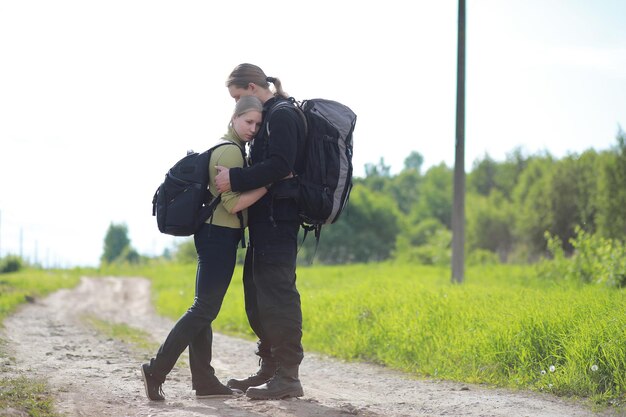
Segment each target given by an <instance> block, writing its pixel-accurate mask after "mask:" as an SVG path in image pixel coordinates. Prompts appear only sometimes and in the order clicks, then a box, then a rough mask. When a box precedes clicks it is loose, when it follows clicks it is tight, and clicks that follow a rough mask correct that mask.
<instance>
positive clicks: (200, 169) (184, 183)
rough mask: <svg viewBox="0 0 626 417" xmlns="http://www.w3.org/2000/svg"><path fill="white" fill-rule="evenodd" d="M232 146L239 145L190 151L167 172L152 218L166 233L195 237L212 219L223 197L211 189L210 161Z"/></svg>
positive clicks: (155, 197) (155, 198) (157, 196)
mask: <svg viewBox="0 0 626 417" xmlns="http://www.w3.org/2000/svg"><path fill="white" fill-rule="evenodd" d="M229 144H231V145H234V146H237V145H236V144H234V143H232V142H228V141H223V142H220V143H218V144H217V145H215V146H213V147H211V148H209V149H208V150H206V151H204V152H201V153H198V152H189V153H188V154H187V156H185V157H184V158H182V159H181V160H179V161H178V162H176V164H174V166H173V167H172V168H170V169H169V171H167V174H165V180H164V181H163V183H162V184H161V185H159V187H158V188H157V190H156V192H155V193H154V197H153V198H152V215H153V216H156V220H157V226H158V227H159V230H160V231H161V232H162V233H165V234H168V235H174V236H191V235H193V234H194V233H195V232H196V231H197V230H198V229H199V228H200V226H202V224H203V223H204V222H206V221H207V220H208V219H209V217H211V215H212V214H213V211H214V210H215V207H217V205H218V204H219V202H220V196H219V195H218V196H217V197H213V195H211V193H210V192H209V190H208V185H209V161H210V160H211V154H212V152H213V150H215V149H216V148H218V147H220V146H223V145H229ZM237 147H238V146H237ZM238 148H239V147H238ZM242 153H243V151H242ZM244 160H245V155H244Z"/></svg>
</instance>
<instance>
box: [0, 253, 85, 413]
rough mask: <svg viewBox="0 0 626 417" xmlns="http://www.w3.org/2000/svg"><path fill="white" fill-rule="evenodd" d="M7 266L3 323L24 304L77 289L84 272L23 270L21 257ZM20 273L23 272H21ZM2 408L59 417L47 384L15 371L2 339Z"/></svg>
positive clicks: (2, 283)
mask: <svg viewBox="0 0 626 417" xmlns="http://www.w3.org/2000/svg"><path fill="white" fill-rule="evenodd" d="M0 265H2V266H3V267H6V266H7V265H8V267H6V268H5V269H3V271H4V273H2V274H0V323H1V322H2V320H4V318H5V317H7V316H8V315H9V314H10V313H12V312H13V311H15V309H16V308H18V307H19V305H20V304H23V303H27V302H34V301H36V299H37V298H40V297H43V296H45V295H46V294H49V293H51V292H53V291H55V290H58V289H60V288H68V287H73V286H74V285H76V284H77V283H78V280H79V278H80V276H81V273H82V272H83V271H82V270H80V269H76V270H58V271H44V270H41V269H35V268H23V262H22V261H21V259H19V258H17V257H10V258H9V259H3V260H0ZM18 271H19V272H18ZM0 361H1V364H0V371H1V373H2V377H0V409H1V410H7V413H9V414H7V415H13V414H10V412H13V411H11V410H15V413H16V414H15V415H23V414H22V413H27V415H29V416H32V417H56V416H57V415H58V414H57V413H56V412H55V410H54V402H53V397H52V394H51V393H50V392H49V390H48V387H47V385H46V381H45V380H42V379H38V378H31V377H27V376H26V375H20V374H19V373H16V372H15V371H14V369H13V365H14V359H13V358H12V357H11V354H10V352H8V351H7V349H6V344H5V342H4V341H2V340H0Z"/></svg>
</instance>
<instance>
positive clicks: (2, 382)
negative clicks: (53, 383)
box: [0, 377, 58, 417]
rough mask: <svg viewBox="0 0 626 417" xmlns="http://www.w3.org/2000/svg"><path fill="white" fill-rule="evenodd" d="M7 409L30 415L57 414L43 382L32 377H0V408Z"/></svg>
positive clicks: (53, 415) (52, 416)
mask: <svg viewBox="0 0 626 417" xmlns="http://www.w3.org/2000/svg"><path fill="white" fill-rule="evenodd" d="M9 409H13V410H18V411H23V412H26V413H27V414H28V415H29V416H31V417H57V416H58V414H57V413H56V412H55V410H54V404H53V399H52V396H51V395H50V393H49V392H48V388H47V386H46V384H45V382H43V381H39V380H34V379H32V378H25V377H17V378H6V377H1V378H0V410H9ZM7 415H13V414H10V413H9V414H7ZM16 415H18V414H16ZM19 415H21V414H19Z"/></svg>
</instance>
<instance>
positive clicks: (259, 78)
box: [226, 64, 289, 98]
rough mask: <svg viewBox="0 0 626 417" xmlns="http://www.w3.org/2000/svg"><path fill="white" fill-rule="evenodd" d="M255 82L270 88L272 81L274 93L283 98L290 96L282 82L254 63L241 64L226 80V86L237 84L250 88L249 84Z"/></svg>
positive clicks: (236, 85)
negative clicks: (269, 75) (266, 73)
mask: <svg viewBox="0 0 626 417" xmlns="http://www.w3.org/2000/svg"><path fill="white" fill-rule="evenodd" d="M250 83H253V84H256V85H258V86H259V87H261V88H265V89H268V90H269V89H270V83H272V84H274V89H275V92H274V95H275V96H277V97H282V98H289V95H288V94H287V93H286V92H285V91H284V90H283V86H282V83H281V82H280V80H279V79H278V78H276V77H268V76H267V75H265V73H264V72H263V70H262V69H261V68H260V67H258V66H256V65H253V64H239V65H237V66H236V67H235V69H234V70H233V71H232V72H231V73H230V75H229V76H228V79H227V80H226V87H230V86H233V85H234V86H235V87H238V88H248V84H250Z"/></svg>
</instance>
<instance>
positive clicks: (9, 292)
mask: <svg viewBox="0 0 626 417" xmlns="http://www.w3.org/2000/svg"><path fill="white" fill-rule="evenodd" d="M81 272H83V271H81V270H79V269H76V270H59V271H45V270H40V269H27V270H22V271H20V272H13V273H10V274H0V321H2V320H3V319H4V318H5V317H6V316H7V315H9V314H10V313H11V312H13V311H14V310H15V308H16V307H17V306H18V305H20V304H22V303H24V302H25V301H26V300H27V299H28V298H37V297H41V296H44V295H46V294H48V293H50V292H52V291H55V290H57V289H59V288H67V287H73V286H75V285H76V284H77V283H78V280H79V278H80V274H81Z"/></svg>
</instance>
